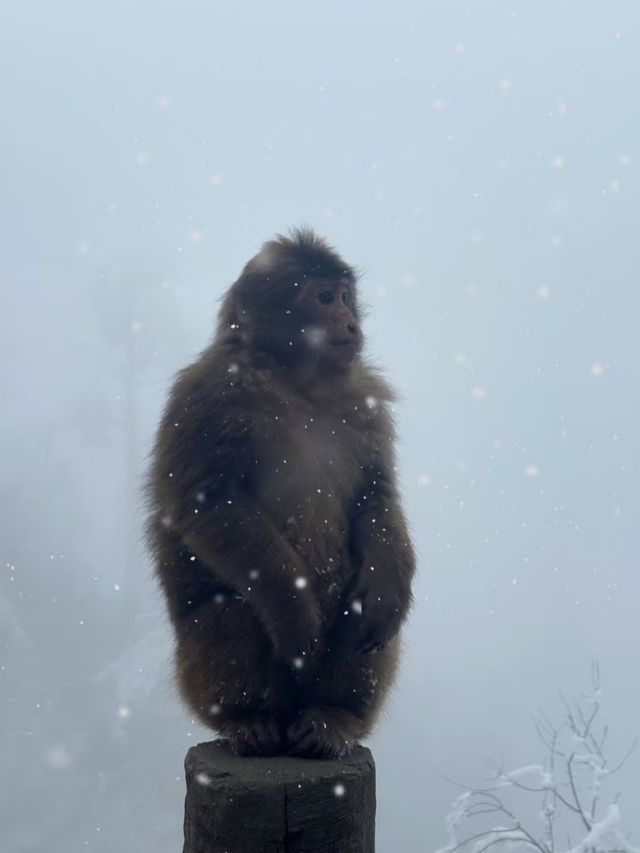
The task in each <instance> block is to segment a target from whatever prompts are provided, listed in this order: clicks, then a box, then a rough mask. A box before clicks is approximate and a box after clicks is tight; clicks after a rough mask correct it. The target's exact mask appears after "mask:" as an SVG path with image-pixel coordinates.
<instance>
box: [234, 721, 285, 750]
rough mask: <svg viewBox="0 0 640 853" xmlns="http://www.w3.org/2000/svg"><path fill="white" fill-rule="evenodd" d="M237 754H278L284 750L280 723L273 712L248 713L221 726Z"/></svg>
mask: <svg viewBox="0 0 640 853" xmlns="http://www.w3.org/2000/svg"><path fill="white" fill-rule="evenodd" d="M220 734H221V735H222V737H224V738H226V739H227V740H228V741H229V746H230V747H231V749H232V750H233V752H235V753H236V755H278V754H279V753H281V752H283V751H284V744H283V738H282V733H281V730H280V725H279V723H278V720H277V718H276V717H275V716H274V715H272V714H252V715H246V716H244V717H242V718H241V719H238V720H232V721H229V722H228V723H225V724H224V725H222V726H220Z"/></svg>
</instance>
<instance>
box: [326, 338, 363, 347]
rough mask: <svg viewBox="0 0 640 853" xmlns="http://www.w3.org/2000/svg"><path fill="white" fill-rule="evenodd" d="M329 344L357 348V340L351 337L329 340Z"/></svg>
mask: <svg viewBox="0 0 640 853" xmlns="http://www.w3.org/2000/svg"><path fill="white" fill-rule="evenodd" d="M331 346H334V347H346V348H348V349H357V348H358V341H354V340H353V339H352V338H347V339H345V340H343V341H331Z"/></svg>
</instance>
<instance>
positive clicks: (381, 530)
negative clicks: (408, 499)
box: [349, 450, 415, 651]
mask: <svg viewBox="0 0 640 853" xmlns="http://www.w3.org/2000/svg"><path fill="white" fill-rule="evenodd" d="M383 456H384V457H387V461H385V459H384V458H381V459H378V460H376V462H375V463H372V464H371V465H369V466H368V467H367V469H366V471H365V487H364V489H363V491H362V493H361V495H360V496H359V499H358V501H357V505H356V508H355V513H354V517H353V519H352V527H351V547H352V553H353V556H354V559H355V561H356V565H357V566H358V567H359V571H358V576H357V578H356V581H355V584H354V587H353V589H352V590H351V592H350V594H349V605H350V606H349V633H350V634H353V635H354V637H353V639H354V642H355V645H356V647H357V648H359V649H362V650H363V651H372V650H373V649H375V648H379V647H381V646H383V645H385V643H387V642H388V641H389V640H390V639H391V638H392V637H393V636H394V635H395V634H396V633H397V632H398V630H399V629H400V626H401V624H402V622H403V621H404V619H405V617H406V615H407V612H408V610H409V608H410V606H411V601H412V597H411V580H412V578H413V575H414V572H415V556H414V551H413V546H412V544H411V538H410V536H409V531H408V528H407V523H406V520H405V517H404V514H403V512H402V508H401V505H400V497H399V495H398V491H397V486H396V478H395V472H394V469H393V457H392V454H391V451H390V450H389V451H388V452H387V453H385V454H384V455H383ZM360 611H361V612H360Z"/></svg>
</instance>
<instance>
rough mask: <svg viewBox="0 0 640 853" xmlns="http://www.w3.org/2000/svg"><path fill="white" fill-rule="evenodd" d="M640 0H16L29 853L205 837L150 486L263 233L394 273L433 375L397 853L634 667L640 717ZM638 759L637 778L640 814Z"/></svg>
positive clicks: (0, 527)
mask: <svg viewBox="0 0 640 853" xmlns="http://www.w3.org/2000/svg"><path fill="white" fill-rule="evenodd" d="M639 25H640V7H638V6H637V4H635V3H630V2H607V3H596V2H590V3H589V2H587V3H584V2H578V0H573V1H572V0H566V2H551V0H540V2H536V3H533V2H532V3H528V4H525V3H518V2H512V3H508V2H493V0H482V2H471V0H469V2H466V3H463V2H434V0H429V2H418V0H415V2H412V3H406V2H394V3H379V2H353V3H345V2H338V0H325V2H323V3H321V4H307V3H300V2H277V3H261V2H258V0H253V2H237V3H226V4H221V3H214V2H195V0H186V2H185V1H184V0H183V2H180V3H179V2H177V0H170V2H158V0H155V2H151V0H143V2H137V3H130V2H127V3H125V2H122V0H112V2H110V3H103V4H94V3H87V2H80V0H76V2H73V0H63V2H60V3H48V2H45V0H39V2H29V0H23V2H21V3H20V4H18V3H11V4H10V3H4V4H2V7H1V11H0V125H1V139H0V173H1V183H0V218H1V224H0V233H1V234H2V237H1V239H0V276H1V281H0V286H1V292H0V394H1V397H0V400H1V403H0V405H1V406H2V416H1V420H2V432H1V436H0V464H1V480H0V499H1V511H0V567H1V570H0V722H1V732H2V734H1V738H2V740H1V742H0V827H1V829H0V849H1V850H2V853H5V851H6V853H23V851H24V852H25V853H26V851H43V850H47V851H48V853H75V851H84V850H93V851H105V852H106V851H109V853H111V851H124V853H128V851H132V853H134V851H135V853H175V851H178V850H180V849H181V832H182V827H181V821H182V801H183V796H184V779H183V770H182V761H183V757H184V753H185V751H186V750H187V748H188V747H189V746H190V745H191V744H193V743H195V742H197V741H198V740H205V739H207V738H208V737H209V735H208V733H207V731H206V730H204V729H203V728H201V727H200V726H199V725H198V724H196V723H194V722H193V721H192V720H191V718H190V716H189V715H188V714H187V713H186V712H185V711H184V710H182V708H181V707H180V706H179V704H178V703H177V700H176V699H175V697H174V695H173V693H172V688H171V683H170V668H169V654H170V635H169V631H168V627H167V623H166V621H165V617H164V611H163V604H162V601H161V599H160V596H159V594H158V592H157V591H156V589H155V587H154V585H153V583H152V580H151V579H150V572H149V563H148V560H147V558H146V557H145V555H144V550H143V547H142V544H141V527H142V522H143V508H142V506H141V502H140V484H141V481H142V477H143V472H144V468H145V455H146V453H147V452H148V449H149V446H150V442H151V438H152V434H153V430H154V427H155V424H156V422H157V420H158V416H159V412H160V409H161V406H162V403H163V398H164V395H165V393H166V391H167V388H168V386H169V383H170V382H171V377H172V374H173V373H174V371H175V370H177V369H178V368H179V367H181V366H183V365H184V364H186V363H187V362H188V361H189V360H190V359H192V358H193V357H194V355H195V354H196V353H197V352H198V351H199V350H200V349H201V348H203V347H204V345H205V344H206V343H207V341H208V339H209V337H210V335H211V331H212V327H213V323H214V318H215V314H216V310H217V300H218V298H219V297H220V295H221V294H222V293H223V292H224V290H225V288H226V287H227V286H228V285H229V284H230V283H231V282H232V281H233V280H234V279H235V278H236V277H237V275H238V273H239V271H240V269H241V266H242V265H243V263H244V262H245V261H246V260H247V259H248V258H249V257H250V256H251V255H252V254H253V253H254V252H255V251H256V250H257V249H258V247H259V245H260V243H261V242H262V241H264V240H265V239H268V238H269V237H271V236H272V235H273V234H274V233H275V232H277V231H282V230H285V229H286V228H288V227H289V226H291V225H295V224H300V223H303V222H305V223H308V224H310V225H312V226H314V227H316V228H317V229H318V231H319V232H320V233H322V234H324V235H325V236H327V237H328V238H329V239H330V240H331V241H332V242H333V243H334V244H335V245H336V246H337V247H338V248H339V250H340V251H341V252H343V253H344V255H345V256H346V258H347V259H348V260H349V261H350V262H352V263H354V264H356V265H357V266H359V267H361V268H362V269H363V270H364V278H363V281H362V292H363V297H364V299H365V301H366V302H367V303H368V304H369V306H370V314H369V318H368V320H367V331H368V336H369V351H370V352H371V353H372V354H373V355H374V356H375V358H376V359H377V360H378V361H379V363H380V364H382V365H384V366H385V367H386V368H387V370H388V374H389V376H390V377H391V379H392V380H393V382H394V383H396V384H397V385H398V386H399V388H400V389H401V391H402V394H403V398H404V399H403V402H402V404H401V405H400V406H399V409H398V422H399V431H400V436H401V444H400V447H399V459H400V465H401V475H402V481H403V488H404V494H405V500H406V508H407V512H408V515H409V518H410V521H411V525H412V529H413V531H414V536H415V541H416V545H417V548H418V552H419V560H420V573H419V577H418V580H417V584H416V607H415V609H414V611H413V614H412V618H411V622H410V625H409V627H408V629H407V630H406V632H405V637H406V656H405V658H404V666H403V671H402V676H401V678H400V681H399V684H398V688H397V690H396V692H395V694H394V696H393V699H392V701H391V703H390V705H389V709H388V715H387V719H386V721H385V722H384V724H383V725H382V726H380V728H379V729H378V730H377V731H376V734H375V737H374V738H373V739H372V740H371V743H370V745H371V747H372V749H373V751H374V754H375V758H376V761H377V767H378V793H379V807H378V849H379V851H380V853H394V851H403V853H418V851H432V850H433V849H434V848H435V847H438V846H440V845H441V844H443V843H444V842H445V840H446V834H445V827H444V815H445V813H446V812H447V810H448V803H449V802H450V801H451V799H452V798H453V797H454V796H455V795H456V793H457V791H456V789H455V788H453V787H452V786H450V785H449V784H448V783H447V782H445V781H444V780H443V779H442V778H441V774H446V775H450V776H453V777H456V778H460V779H463V780H465V781H469V782H473V783H478V782H482V781H483V779H484V778H485V777H486V775H487V773H488V764H487V759H488V758H491V757H493V758H495V759H496V760H498V761H500V760H503V761H504V763H505V765H506V766H507V767H510V766H518V765H520V764H528V763H531V762H538V761H540V760H541V759H542V758H543V757H544V751H543V750H542V748H541V747H540V746H539V744H538V742H537V740H536V736H535V733H534V731H533V728H532V726H531V722H530V713H531V712H533V711H535V710H536V709H537V708H538V707H544V708H546V709H547V710H548V711H549V712H550V713H551V714H552V715H556V714H557V713H559V712H561V704H560V700H559V698H558V693H559V691H561V690H562V691H564V692H566V693H567V694H572V693H576V692H578V691H580V690H582V689H583V688H584V687H587V686H588V683H589V667H590V661H591V659H592V658H594V657H596V658H598V659H599V661H600V664H601V668H602V674H603V692H604V699H605V702H606V709H607V714H608V719H609V722H610V723H611V736H610V738H611V746H612V755H613V757H614V758H615V757H616V756H619V755H620V754H622V753H623V752H624V750H625V749H626V747H627V746H628V744H629V743H630V741H631V740H632V739H633V737H634V736H635V735H636V734H638V733H640V685H639V683H638V672H639V669H638V617H639V604H640V597H639V596H640V575H639V573H638V556H637V554H638V544H637V540H638V532H637V531H638V517H639V516H638V509H639V502H638V499H637V492H638V475H639V458H640V457H639V449H640V448H639V444H640V435H639V428H638V392H639V390H640V387H639V386H640V382H639V379H640V371H639V368H638V346H637V335H638V323H639V320H640V296H639V295H638V293H639V292H638V276H637V267H638V263H639V260H640V259H639V253H638V242H639V240H638V205H637V198H638V190H639V181H638V167H639V165H640V152H639V151H638V142H639V129H640V120H639V116H640V113H639V108H640V95H639V92H638V84H639V71H640V60H639V59H638V56H639V55H640V54H639V45H638V38H639V30H638V27H639ZM639 779H640V756H639V757H634V758H632V759H631V760H630V762H629V764H628V765H627V767H626V768H625V770H624V771H623V772H622V773H621V774H620V775H619V776H618V777H617V783H616V784H617V787H618V788H619V789H620V790H622V791H623V796H622V800H621V803H622V808H623V812H624V815H625V823H626V826H627V827H628V828H629V829H631V830H635V831H636V833H638V832H640V784H639V782H638V780H639Z"/></svg>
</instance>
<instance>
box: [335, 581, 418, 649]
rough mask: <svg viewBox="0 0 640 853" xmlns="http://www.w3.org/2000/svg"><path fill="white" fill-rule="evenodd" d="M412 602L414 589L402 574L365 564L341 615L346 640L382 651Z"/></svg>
mask: <svg viewBox="0 0 640 853" xmlns="http://www.w3.org/2000/svg"><path fill="white" fill-rule="evenodd" d="M410 602H411V593H410V590H409V588H408V585H407V584H406V583H404V582H403V580H402V578H400V577H397V576H389V575H388V574H386V573H384V572H383V571H380V570H379V569H378V570H374V571H370V570H366V569H364V568H363V569H362V570H361V572H360V575H359V577H358V579H357V582H356V584H355V586H354V587H353V589H352V590H351V591H350V593H349V594H348V596H347V598H346V603H345V607H344V611H343V614H342V616H341V617H339V618H340V619H341V620H343V623H342V624H343V625H344V627H345V629H346V636H345V640H346V641H347V642H348V643H349V645H350V646H351V647H352V648H355V649H356V651H360V652H364V653H369V652H375V651H379V650H380V649H382V648H383V647H384V646H385V645H386V644H387V643H388V642H389V640H391V639H392V638H393V637H394V636H395V635H396V634H397V633H398V631H399V630H400V626H401V625H402V622H403V621H404V619H405V616H406V614H407V611H408V609H409V605H410Z"/></svg>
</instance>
